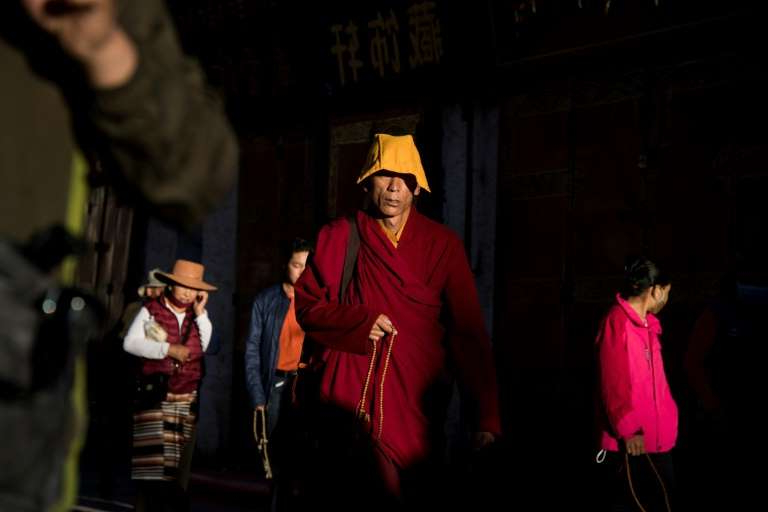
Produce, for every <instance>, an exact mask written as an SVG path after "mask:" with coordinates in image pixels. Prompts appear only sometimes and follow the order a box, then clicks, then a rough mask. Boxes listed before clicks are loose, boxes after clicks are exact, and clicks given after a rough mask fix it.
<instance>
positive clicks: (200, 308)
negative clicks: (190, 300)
mask: <svg viewBox="0 0 768 512" xmlns="http://www.w3.org/2000/svg"><path fill="white" fill-rule="evenodd" d="M206 304H208V292H205V291H199V292H197V297H195V303H194V305H193V306H192V308H193V309H194V310H195V315H196V316H200V315H202V314H203V313H205V305H206Z"/></svg>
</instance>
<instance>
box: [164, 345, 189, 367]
mask: <svg viewBox="0 0 768 512" xmlns="http://www.w3.org/2000/svg"><path fill="white" fill-rule="evenodd" d="M168 355H169V356H170V357H172V358H173V359H175V360H177V361H179V362H180V363H186V362H187V361H189V349H188V348H187V347H185V346H184V345H178V344H173V345H170V346H169V347H168Z"/></svg>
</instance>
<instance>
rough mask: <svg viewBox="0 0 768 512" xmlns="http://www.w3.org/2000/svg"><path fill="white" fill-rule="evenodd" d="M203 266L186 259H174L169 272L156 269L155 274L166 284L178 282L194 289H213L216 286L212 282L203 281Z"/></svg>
mask: <svg viewBox="0 0 768 512" xmlns="http://www.w3.org/2000/svg"><path fill="white" fill-rule="evenodd" d="M204 272H205V267H204V266H203V265H201V264H200V263H195V262H194V261H187V260H176V263H174V265H173V271H172V272H171V273H170V274H167V273H165V272H161V271H159V270H158V271H157V272H155V275H156V276H157V278H158V279H159V280H161V281H165V282H166V283H168V284H180V285H181V286H186V287H187V288H192V289H194V290H205V291H209V292H210V291H214V290H216V289H217V288H216V287H215V286H213V285H212V284H208V283H206V282H205V281H203V273H204Z"/></svg>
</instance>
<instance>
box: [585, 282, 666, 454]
mask: <svg viewBox="0 0 768 512" xmlns="http://www.w3.org/2000/svg"><path fill="white" fill-rule="evenodd" d="M616 300H617V304H615V305H614V306H613V307H612V308H611V309H610V310H609V311H608V313H607V314H606V316H605V318H604V319H603V322H602V325H601V326H600V334H598V336H597V348H598V351H599V366H600V397H601V404H600V405H601V411H600V415H599V420H598V423H599V424H600V430H601V433H600V447H601V448H603V449H605V450H609V451H618V450H619V442H618V441H619V439H628V438H630V437H632V436H633V435H635V434H637V433H642V434H643V436H644V441H645V449H646V451H647V452H649V453H658V452H666V451H669V450H671V449H672V447H674V446H675V440H676V439H677V405H675V401H674V399H673V398H672V394H671V393H670V391H669V385H668V384H667V378H666V376H665V375H664V363H663V361H662V359H661V344H660V343H659V335H660V334H661V324H660V323H659V320H658V319H657V318H656V317H655V316H654V315H652V314H650V313H648V315H647V321H646V322H644V321H643V320H642V319H641V318H640V315H638V314H637V312H636V311H635V310H634V309H632V307H631V306H630V305H629V304H628V303H627V301H625V300H624V299H622V298H621V297H619V296H618V295H617V296H616Z"/></svg>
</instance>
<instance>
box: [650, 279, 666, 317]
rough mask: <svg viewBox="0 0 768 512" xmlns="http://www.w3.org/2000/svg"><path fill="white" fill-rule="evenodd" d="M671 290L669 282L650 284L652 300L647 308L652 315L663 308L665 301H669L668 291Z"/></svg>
mask: <svg viewBox="0 0 768 512" xmlns="http://www.w3.org/2000/svg"><path fill="white" fill-rule="evenodd" d="M671 290H672V285H671V284H668V285H666V286H658V285H654V286H652V287H651V290H650V292H651V300H652V302H651V305H650V307H649V308H648V310H649V311H650V312H651V313H653V314H654V315H656V314H658V313H659V311H661V310H662V309H664V306H666V305H667V302H668V301H669V292H670V291H671Z"/></svg>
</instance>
